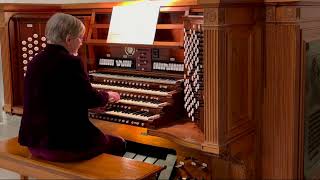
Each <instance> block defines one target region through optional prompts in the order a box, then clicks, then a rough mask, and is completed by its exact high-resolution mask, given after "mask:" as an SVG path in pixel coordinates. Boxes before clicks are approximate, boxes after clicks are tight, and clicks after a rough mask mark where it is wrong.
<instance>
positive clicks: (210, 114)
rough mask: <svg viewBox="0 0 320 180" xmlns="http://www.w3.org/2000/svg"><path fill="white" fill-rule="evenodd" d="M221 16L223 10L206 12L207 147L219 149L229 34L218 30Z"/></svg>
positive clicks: (205, 105)
mask: <svg viewBox="0 0 320 180" xmlns="http://www.w3.org/2000/svg"><path fill="white" fill-rule="evenodd" d="M220 15H221V16H223V10H219V9H217V8H205V10H204V17H205V19H204V48H205V51H204V69H205V71H204V99H205V101H204V109H205V111H204V135H205V143H204V146H209V147H210V146H213V147H215V146H216V148H217V147H219V144H220V143H222V142H223V138H224V137H223V134H225V133H224V132H223V131H224V130H225V129H224V123H225V122H226V118H227V117H226V113H227V111H226V110H227V105H226V103H225V102H226V92H227V89H226V88H227V87H226V85H227V79H226V78H227V74H226V73H227V69H226V67H227V64H226V59H225V42H226V32H225V30H224V29H222V28H218V27H215V25H218V24H219V22H220V21H222V18H220ZM204 149H206V148H205V147H204ZM208 150H210V149H208Z"/></svg>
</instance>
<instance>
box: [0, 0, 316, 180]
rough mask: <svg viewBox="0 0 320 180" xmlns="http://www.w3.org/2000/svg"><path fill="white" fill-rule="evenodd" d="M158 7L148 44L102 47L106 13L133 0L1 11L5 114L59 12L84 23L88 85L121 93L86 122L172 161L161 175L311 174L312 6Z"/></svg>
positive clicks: (17, 102)
mask: <svg viewBox="0 0 320 180" xmlns="http://www.w3.org/2000/svg"><path fill="white" fill-rule="evenodd" d="M155 2H160V4H161V8H160V14H159V19H158V24H157V27H156V28H157V29H156V35H155V41H154V43H153V45H137V44H136V45H135V44H109V43H106V39H107V33H108V31H107V29H108V28H109V26H110V24H109V23H110V18H111V14H112V7H114V6H118V5H126V4H127V3H134V2H106V3H87V4H60V5H44V4H39V5H38V4H37V5H31V4H3V5H1V15H0V17H1V18H0V19H1V21H0V22H1V26H0V31H1V35H0V37H1V60H2V67H3V78H4V107H3V109H4V111H5V112H7V113H11V114H22V107H23V103H22V98H23V76H24V73H25V71H26V67H27V66H26V65H27V64H28V61H31V60H32V58H33V56H35V55H36V53H37V52H39V51H41V50H42V49H43V48H45V46H46V39H45V37H44V27H45V22H46V20H47V19H48V18H49V17H50V15H52V14H53V13H54V12H58V11H59V12H61V11H62V12H65V13H69V14H72V15H75V16H77V17H78V18H80V19H81V20H82V21H83V22H84V24H85V26H86V29H87V32H86V35H85V39H84V45H83V46H82V48H81V50H80V53H79V54H80V56H82V59H83V63H84V65H85V69H86V70H87V71H88V74H89V76H90V78H91V82H92V86H93V87H94V88H97V89H99V90H106V89H107V90H108V89H111V90H115V91H118V92H120V93H121V96H122V100H121V101H120V102H119V103H117V104H114V105H109V106H107V107H104V108H98V109H91V110H89V116H90V118H91V120H92V121H93V122H94V123H95V125H96V126H98V127H99V128H100V129H101V130H102V131H105V132H111V133H113V134H117V135H121V136H123V137H124V138H125V139H126V140H128V141H129V142H130V143H131V144H133V146H132V147H134V146H139V145H142V146H143V147H144V148H140V149H149V148H151V149H150V151H155V152H168V153H169V154H170V155H171V156H170V157H172V156H173V158H172V162H173V164H172V163H171V166H167V169H170V168H171V170H173V171H172V173H171V171H170V172H169V171H167V173H169V175H163V176H162V177H163V178H168V177H169V176H171V178H172V179H179V178H190V179H215V178H217V179H219V178H230V179H239V178H244V179H250V178H257V179H260V178H271V179H273V178H274V179H296V178H304V177H305V178H315V177H319V176H320V174H319V173H318V172H317V169H318V166H317V164H318V162H319V158H320V155H319V150H320V145H319V144H320V143H319V142H320V140H319V135H318V134H317V132H319V131H318V128H319V122H320V121H319V119H318V116H317V112H318V111H317V110H314V109H313V108H314V107H316V105H312V103H310V102H309V101H312V99H315V100H316V95H314V96H312V93H310V88H306V87H309V86H308V84H307V83H309V82H316V80H317V78H316V77H318V73H319V72H320V69H319V67H320V66H318V61H317V60H318V57H319V55H318V54H319V53H318V52H319V47H320V46H319V39H320V31H319V30H320V24H319V22H320V21H319V20H320V14H319V13H317V12H318V11H319V10H320V9H319V8H320V2H319V1H318V0H310V1H304V0H264V1H263V0H238V1H235V0H215V1H213V0H198V1H196V0H185V1H182V0H181V1H180V0H172V1H155ZM137 21H141V20H137ZM141 28H143V27H141ZM309 72H311V73H310V75H309ZM57 73H58V72H57ZM312 75H313V76H312ZM310 76H312V77H313V78H312V77H311V78H310ZM311 84H312V83H311ZM310 87H311V89H312V88H314V86H310ZM315 87H316V86H315ZM314 90H317V89H316V88H315V89H314ZM312 92H313V91H312ZM310 94H311V95H310ZM315 94H317V91H315ZM310 99H311V100H310ZM310 104H311V105H310ZM314 104H317V103H314ZM309 107H311V108H309ZM310 109H311V110H310ZM310 114H311V115H310ZM157 148H158V149H157ZM130 151H132V152H130V153H133V154H138V155H139V158H141V156H140V155H141V154H139V153H140V152H138V151H136V150H134V149H132V150H131V149H130ZM130 153H128V154H127V157H129V156H130V157H131V156H132V157H133V158H134V157H138V155H132V154H130ZM167 157H168V156H167ZM143 159H145V158H143ZM170 173H171V175H170ZM317 173H318V174H317Z"/></svg>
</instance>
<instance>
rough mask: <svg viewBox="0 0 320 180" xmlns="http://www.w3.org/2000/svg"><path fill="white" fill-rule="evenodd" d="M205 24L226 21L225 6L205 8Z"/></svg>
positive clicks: (218, 23) (210, 24) (209, 24)
mask: <svg viewBox="0 0 320 180" xmlns="http://www.w3.org/2000/svg"><path fill="white" fill-rule="evenodd" d="M203 16H204V26H214V25H220V24H223V23H224V22H225V9H224V8H211V7H209V8H204V12H203Z"/></svg>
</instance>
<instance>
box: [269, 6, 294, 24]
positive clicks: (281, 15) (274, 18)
mask: <svg viewBox="0 0 320 180" xmlns="http://www.w3.org/2000/svg"><path fill="white" fill-rule="evenodd" d="M299 12H300V8H299V7H292V6H280V7H276V6H267V7H266V22H283V23H288V22H296V21H298V19H299V14H300V13H299Z"/></svg>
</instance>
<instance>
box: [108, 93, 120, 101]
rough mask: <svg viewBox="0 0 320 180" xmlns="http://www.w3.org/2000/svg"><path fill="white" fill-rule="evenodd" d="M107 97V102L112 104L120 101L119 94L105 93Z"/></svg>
mask: <svg viewBox="0 0 320 180" xmlns="http://www.w3.org/2000/svg"><path fill="white" fill-rule="evenodd" d="M107 93H108V95H109V99H108V102H110V103H114V102H117V101H119V100H120V94H119V93H117V92H114V91H108V92H107Z"/></svg>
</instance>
